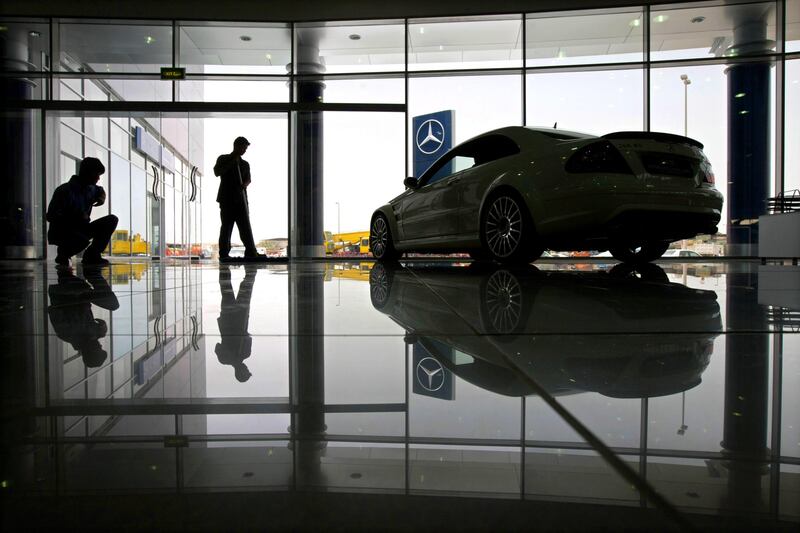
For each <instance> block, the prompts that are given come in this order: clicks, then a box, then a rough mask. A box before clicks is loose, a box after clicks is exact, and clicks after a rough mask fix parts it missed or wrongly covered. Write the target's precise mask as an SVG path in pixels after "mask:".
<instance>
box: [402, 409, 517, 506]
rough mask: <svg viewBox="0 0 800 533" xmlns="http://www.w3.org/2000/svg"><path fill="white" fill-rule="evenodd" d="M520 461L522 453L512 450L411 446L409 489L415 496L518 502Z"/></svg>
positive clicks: (486, 447)
mask: <svg viewBox="0 0 800 533" xmlns="http://www.w3.org/2000/svg"><path fill="white" fill-rule="evenodd" d="M476 423H477V421H476ZM520 457H521V453H520V449H519V448H513V447H508V448H499V447H488V446H480V447H476V446H461V447H459V446H455V445H450V446H412V447H411V449H410V450H409V460H410V463H411V464H410V465H409V470H410V471H409V489H410V491H411V493H412V494H413V493H415V492H419V493H421V494H430V493H431V492H446V493H452V492H458V493H467V494H468V493H471V492H472V493H481V494H482V495H485V494H490V495H491V496H493V497H495V498H497V497H500V498H502V497H504V496H505V497H516V498H519V494H520V486H521V485H520V475H519V468H520Z"/></svg>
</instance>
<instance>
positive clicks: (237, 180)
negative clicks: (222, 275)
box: [214, 137, 264, 261]
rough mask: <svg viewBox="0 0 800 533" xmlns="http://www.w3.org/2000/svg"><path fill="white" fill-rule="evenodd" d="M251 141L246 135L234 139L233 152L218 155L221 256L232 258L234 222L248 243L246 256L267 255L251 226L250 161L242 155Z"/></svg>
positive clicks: (222, 257) (216, 169)
mask: <svg viewBox="0 0 800 533" xmlns="http://www.w3.org/2000/svg"><path fill="white" fill-rule="evenodd" d="M248 146H250V142H249V141H248V140H247V139H245V138H244V137H236V140H234V141H233V152H231V153H230V154H223V155H221V156H219V157H218V158H217V163H216V164H215V165H214V175H216V176H219V192H218V193H217V202H218V203H219V215H220V219H221V221H222V226H221V227H220V230H219V258H220V261H225V260H227V259H228V254H229V253H230V251H231V233H233V225H234V224H236V227H238V228H239V238H240V239H241V240H242V244H244V249H245V253H244V256H245V257H246V258H256V257H264V256H263V255H262V254H259V253H258V251H257V250H256V244H255V242H254V241H253V230H252V228H251V227H250V206H249V204H248V202H247V186H248V185H250V181H251V179H250V164H249V163H248V162H247V161H245V160H244V159H242V156H243V155H244V153H245V152H246V151H247V147H248Z"/></svg>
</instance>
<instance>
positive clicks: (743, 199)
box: [726, 6, 774, 256]
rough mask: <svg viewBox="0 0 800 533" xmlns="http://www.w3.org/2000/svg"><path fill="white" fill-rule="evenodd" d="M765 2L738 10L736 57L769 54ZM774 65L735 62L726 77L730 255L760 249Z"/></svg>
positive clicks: (732, 50) (730, 52)
mask: <svg viewBox="0 0 800 533" xmlns="http://www.w3.org/2000/svg"><path fill="white" fill-rule="evenodd" d="M763 10H764V7H763V6H753V7H751V8H750V9H742V10H740V13H741V16H740V17H739V20H737V21H736V27H735V29H734V36H733V44H732V45H731V47H730V48H728V50H727V52H726V55H728V56H732V57H740V56H748V55H757V54H766V53H770V52H771V51H772V48H773V47H774V42H773V41H769V40H767V21H766V18H765V14H764V12H763ZM770 68H772V65H771V63H770V62H769V61H757V62H748V63H740V64H733V65H731V66H730V67H728V69H727V70H726V73H727V76H728V174H729V179H728V184H727V186H728V195H727V206H728V228H727V234H728V254H729V255H742V256H750V255H757V253H758V217H759V216H760V215H763V214H764V213H765V209H766V207H765V206H766V199H767V196H768V192H769V181H770V175H769V172H770V160H769V158H770V137H771V135H770V133H771V131H772V130H771V129H770V101H771V100H770V99H771V87H770V85H771V84H770Z"/></svg>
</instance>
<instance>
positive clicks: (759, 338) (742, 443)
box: [720, 266, 770, 512]
mask: <svg viewBox="0 0 800 533" xmlns="http://www.w3.org/2000/svg"><path fill="white" fill-rule="evenodd" d="M744 268H748V267H747V266H745V267H744ZM726 278H727V283H726V285H727V291H726V293H727V294H726V298H727V303H726V316H727V324H726V328H727V330H728V331H729V332H731V333H729V334H728V335H726V336H725V411H724V415H723V424H724V425H723V441H722V442H721V443H720V444H721V446H722V448H723V452H722V453H723V455H728V456H730V459H729V460H728V461H726V462H725V466H726V468H727V470H728V493H727V497H726V501H725V502H723V505H722V507H724V508H730V509H739V510H749V511H755V512H765V511H766V510H767V509H768V502H767V496H765V495H764V494H763V490H762V486H763V476H765V475H766V474H767V473H768V472H769V467H768V462H767V461H768V456H769V449H768V445H767V442H768V441H767V428H768V423H769V417H768V411H769V397H770V395H769V374H770V372H769V333H767V331H768V326H769V324H768V321H767V315H766V307H765V306H762V305H759V303H758V274H757V272H755V271H754V272H731V273H728V274H727V276H726ZM737 331H740V332H746V333H735V332H737Z"/></svg>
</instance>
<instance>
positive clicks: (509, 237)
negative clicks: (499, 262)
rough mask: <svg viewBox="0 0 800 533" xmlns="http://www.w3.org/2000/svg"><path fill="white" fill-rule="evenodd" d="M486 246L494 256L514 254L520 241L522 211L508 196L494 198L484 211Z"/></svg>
mask: <svg viewBox="0 0 800 533" xmlns="http://www.w3.org/2000/svg"><path fill="white" fill-rule="evenodd" d="M484 237H485V239H486V246H488V248H489V250H490V251H491V252H492V254H493V255H494V256H495V257H499V258H506V257H509V256H511V255H512V254H514V253H515V252H516V251H517V250H518V249H519V247H520V244H521V242H522V211H521V210H520V208H519V205H518V204H517V202H516V200H514V199H513V198H511V197H510V196H500V197H498V198H496V199H495V200H494V201H493V202H492V205H491V206H490V207H489V210H488V211H487V213H486V225H485V229H484Z"/></svg>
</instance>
